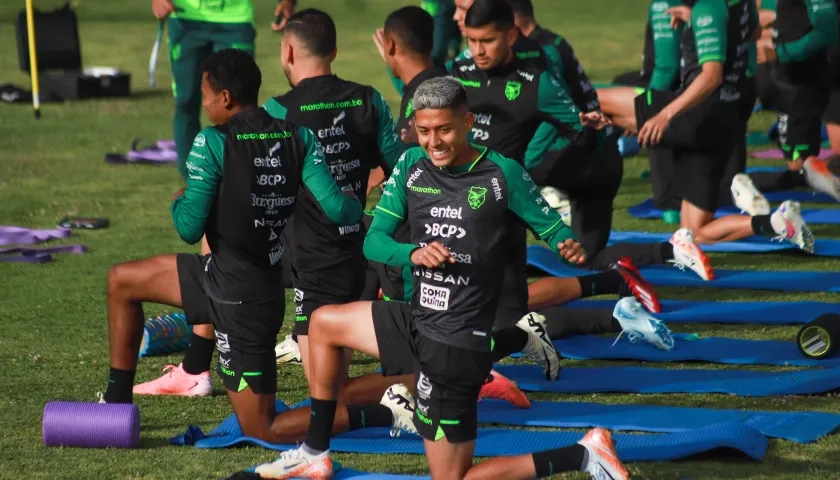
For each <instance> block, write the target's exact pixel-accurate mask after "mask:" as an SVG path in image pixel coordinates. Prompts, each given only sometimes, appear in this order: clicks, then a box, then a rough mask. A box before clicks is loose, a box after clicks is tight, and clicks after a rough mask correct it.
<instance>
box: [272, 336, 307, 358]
mask: <svg viewBox="0 0 840 480" xmlns="http://www.w3.org/2000/svg"><path fill="white" fill-rule="evenodd" d="M274 357H275V359H276V360H277V364H278V365H280V364H281V363H289V364H292V365H303V362H302V361H301V358H300V347H299V346H298V344H297V342H296V341H294V339H293V338H292V336H291V335H286V338H285V339H284V340H283V341H282V342H280V343H278V344H277V346H276V347H274Z"/></svg>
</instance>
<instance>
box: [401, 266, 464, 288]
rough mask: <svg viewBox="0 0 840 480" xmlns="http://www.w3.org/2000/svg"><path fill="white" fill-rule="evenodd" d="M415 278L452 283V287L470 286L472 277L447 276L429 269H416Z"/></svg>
mask: <svg viewBox="0 0 840 480" xmlns="http://www.w3.org/2000/svg"><path fill="white" fill-rule="evenodd" d="M414 276H415V277H420V278H427V279H429V280H434V281H436V282H441V283H451V284H452V285H469V284H470V277H466V276H463V275H457V276H456V275H447V274H446V273H443V272H436V271H433V270H429V269H427V268H420V267H415V268H414Z"/></svg>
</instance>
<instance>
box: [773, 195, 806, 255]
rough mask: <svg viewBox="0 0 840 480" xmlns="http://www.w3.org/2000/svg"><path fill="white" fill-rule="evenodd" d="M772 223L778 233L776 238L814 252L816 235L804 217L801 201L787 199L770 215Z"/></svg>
mask: <svg viewBox="0 0 840 480" xmlns="http://www.w3.org/2000/svg"><path fill="white" fill-rule="evenodd" d="M770 223H771V224H772V225H773V230H775V231H776V233H777V234H778V235H777V236H776V237H775V238H774V240H779V241H781V240H787V241H789V242H790V243H792V244H794V245H796V246H797V247H799V248H800V249H802V250H804V251H806V252H808V253H814V235H813V234H812V233H811V230H810V229H809V228H808V225H806V224H805V220H803V219H802V212H801V211H800V207H799V202H794V201H792V200H785V201H784V202H783V203H782V204H781V205H779V208H777V209H776V211H775V212H773V214H772V215H771V216H770Z"/></svg>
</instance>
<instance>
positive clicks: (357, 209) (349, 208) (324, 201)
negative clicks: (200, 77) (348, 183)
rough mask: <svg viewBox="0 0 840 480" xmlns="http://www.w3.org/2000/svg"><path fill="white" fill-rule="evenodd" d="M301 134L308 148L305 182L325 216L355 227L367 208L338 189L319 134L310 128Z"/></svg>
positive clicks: (302, 128) (332, 220)
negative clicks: (318, 137) (317, 136)
mask: <svg viewBox="0 0 840 480" xmlns="http://www.w3.org/2000/svg"><path fill="white" fill-rule="evenodd" d="M298 135H299V136H300V138H301V139H302V140H303V144H304V148H305V157H304V159H303V168H302V169H301V180H302V181H303V184H304V185H305V186H306V188H308V189H309V191H310V192H312V195H313V196H314V197H315V200H316V201H317V202H318V205H320V207H321V210H323V211H324V215H325V216H326V217H327V219H328V220H329V221H330V222H332V223H334V224H336V225H352V224H354V223H356V222H358V221H359V219H360V218H362V211H363V210H364V208H363V207H362V204H361V203H359V201H358V200H357V199H355V198H352V197H348V196H347V195H344V193H342V192H341V189H340V188H338V184H336V183H335V178H333V176H332V174H331V173H330V169H329V167H327V162H326V160H325V159H324V153H323V148H322V147H321V145H320V143H319V142H318V140H317V139H316V138H315V134H314V133H312V130H310V129H308V128H306V127H298Z"/></svg>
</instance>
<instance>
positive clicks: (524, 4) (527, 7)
mask: <svg viewBox="0 0 840 480" xmlns="http://www.w3.org/2000/svg"><path fill="white" fill-rule="evenodd" d="M507 2H508V5H510V9H511V10H513V14H514V15H519V16H520V17H533V16H534V4H533V2H531V0H507Z"/></svg>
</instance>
